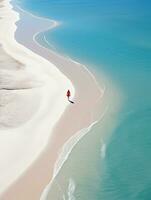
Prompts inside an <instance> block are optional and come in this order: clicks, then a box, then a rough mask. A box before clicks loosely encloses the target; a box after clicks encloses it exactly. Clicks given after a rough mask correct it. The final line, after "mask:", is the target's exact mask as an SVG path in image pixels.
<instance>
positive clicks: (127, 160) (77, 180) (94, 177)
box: [15, 0, 151, 200]
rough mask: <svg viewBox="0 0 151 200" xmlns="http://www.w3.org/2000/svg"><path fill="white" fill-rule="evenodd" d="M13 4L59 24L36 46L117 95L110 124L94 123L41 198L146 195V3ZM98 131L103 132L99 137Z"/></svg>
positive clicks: (150, 163)
mask: <svg viewBox="0 0 151 200" xmlns="http://www.w3.org/2000/svg"><path fill="white" fill-rule="evenodd" d="M15 2H16V4H17V5H19V6H20V7H22V8H23V9H25V10H27V11H29V12H31V13H33V14H35V15H38V16H42V17H47V18H50V19H54V20H57V21H59V22H60V23H61V26H59V27H57V28H56V29H53V30H51V31H46V32H45V33H43V34H42V35H41V37H43V36H45V37H44V38H45V41H44V40H42V39H41V41H42V42H43V43H45V42H46V41H47V44H46V43H45V44H44V45H47V47H48V48H51V49H53V50H54V51H57V52H59V53H61V54H63V55H66V56H69V57H70V58H72V59H73V60H76V61H78V62H80V63H83V64H85V65H86V66H88V68H89V69H90V70H92V71H93V70H95V71H97V72H98V73H97V75H98V77H99V73H100V76H101V73H103V74H104V75H105V76H106V77H109V79H111V80H112V82H113V84H115V86H118V88H119V91H121V93H122V96H123V99H122V103H121V105H122V106H121V108H120V111H117V113H112V115H111V116H108V117H109V118H110V119H109V120H108V122H112V123H111V124H110V123H108V124H106V126H107V127H110V129H107V128H106V127H104V126H105V125H104V124H103V122H102V121H101V122H99V123H98V124H96V125H94V127H92V129H91V131H89V133H88V134H87V135H86V136H85V137H84V138H83V139H82V140H80V142H79V143H78V144H77V145H76V147H75V148H74V149H73V150H72V152H71V154H70V156H69V157H68V160H67V161H66V163H65V164H64V166H63V167H62V169H61V170H60V172H59V174H58V176H57V177H56V179H55V180H54V182H53V183H52V185H51V188H50V190H49V194H48V197H47V200H60V199H68V200H150V199H151V173H150V169H151V159H150V155H151V92H150V91H151V89H150V87H151V12H150V11H151V2H150V1H149V0H143V1H141V0H100V1H99V0H57V1H56V0H43V1H41V0H15ZM48 44H49V45H48ZM115 115H116V118H117V119H116V120H115V119H114V117H115ZM113 124H114V125H113ZM115 124H116V125H115ZM102 132H104V133H105V132H108V134H109V135H110V137H108V138H105V137H104V138H102Z"/></svg>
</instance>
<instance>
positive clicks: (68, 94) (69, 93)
mask: <svg viewBox="0 0 151 200" xmlns="http://www.w3.org/2000/svg"><path fill="white" fill-rule="evenodd" d="M66 96H67V98H68V101H69V102H70V103H74V102H73V101H71V100H70V96H71V92H70V90H68V91H67V94H66Z"/></svg>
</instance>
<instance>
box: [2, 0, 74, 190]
mask: <svg viewBox="0 0 151 200" xmlns="http://www.w3.org/2000/svg"><path fill="white" fill-rule="evenodd" d="M0 4H1V5H3V7H1V8H0V27H1V31H0V44H1V47H0V193H2V192H3V191H4V190H6V189H7V188H8V186H9V185H10V184H11V183H13V182H14V181H15V180H16V179H17V178H18V177H19V176H20V175H21V174H22V173H23V172H24V171H25V170H26V169H27V168H28V167H29V166H30V165H31V164H32V163H33V161H34V160H35V159H36V158H37V157H38V155H39V154H40V153H41V152H42V151H43V150H44V148H45V146H46V145H47V141H48V138H50V136H51V133H52V129H53V127H54V125H55V124H56V122H57V121H58V119H59V118H60V117H61V115H62V113H63V112H64V110H65V109H66V107H67V105H68V102H67V100H66V96H65V93H66V90H67V89H69V88H70V90H71V92H72V94H73V95H74V88H73V85H72V84H71V82H70V81H69V79H67V78H66V77H65V76H64V75H63V74H62V73H61V72H60V71H59V70H58V69H57V68H56V67H55V66H54V65H53V64H51V63H50V62H48V61H47V60H45V59H44V58H42V57H40V56H38V55H36V54H34V53H33V52H32V51H30V50H29V49H26V48H25V47H24V46H22V45H20V44H18V43H17V42H16V41H15V39H14V33H15V30H16V25H15V22H16V21H18V20H19V15H18V13H16V12H15V11H13V10H12V9H11V5H10V3H9V0H5V1H2V2H1V3H0ZM3 50H4V51H5V52H6V53H7V54H8V55H9V56H8V55H7V54H6V53H5V52H4V51H3Z"/></svg>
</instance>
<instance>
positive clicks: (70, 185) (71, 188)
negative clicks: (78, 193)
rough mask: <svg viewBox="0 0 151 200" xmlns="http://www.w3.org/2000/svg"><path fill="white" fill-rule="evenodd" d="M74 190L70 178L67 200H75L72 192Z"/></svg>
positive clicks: (74, 185)
mask: <svg viewBox="0 0 151 200" xmlns="http://www.w3.org/2000/svg"><path fill="white" fill-rule="evenodd" d="M75 189H76V184H75V182H74V180H73V179H72V178H70V179H69V185H68V200H76V198H75V196H74V192H75Z"/></svg>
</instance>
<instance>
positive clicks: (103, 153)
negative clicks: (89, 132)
mask: <svg viewBox="0 0 151 200" xmlns="http://www.w3.org/2000/svg"><path fill="white" fill-rule="evenodd" d="M100 153H101V158H102V159H104V158H105V156H106V144H105V143H104V141H103V140H101V149H100Z"/></svg>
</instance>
